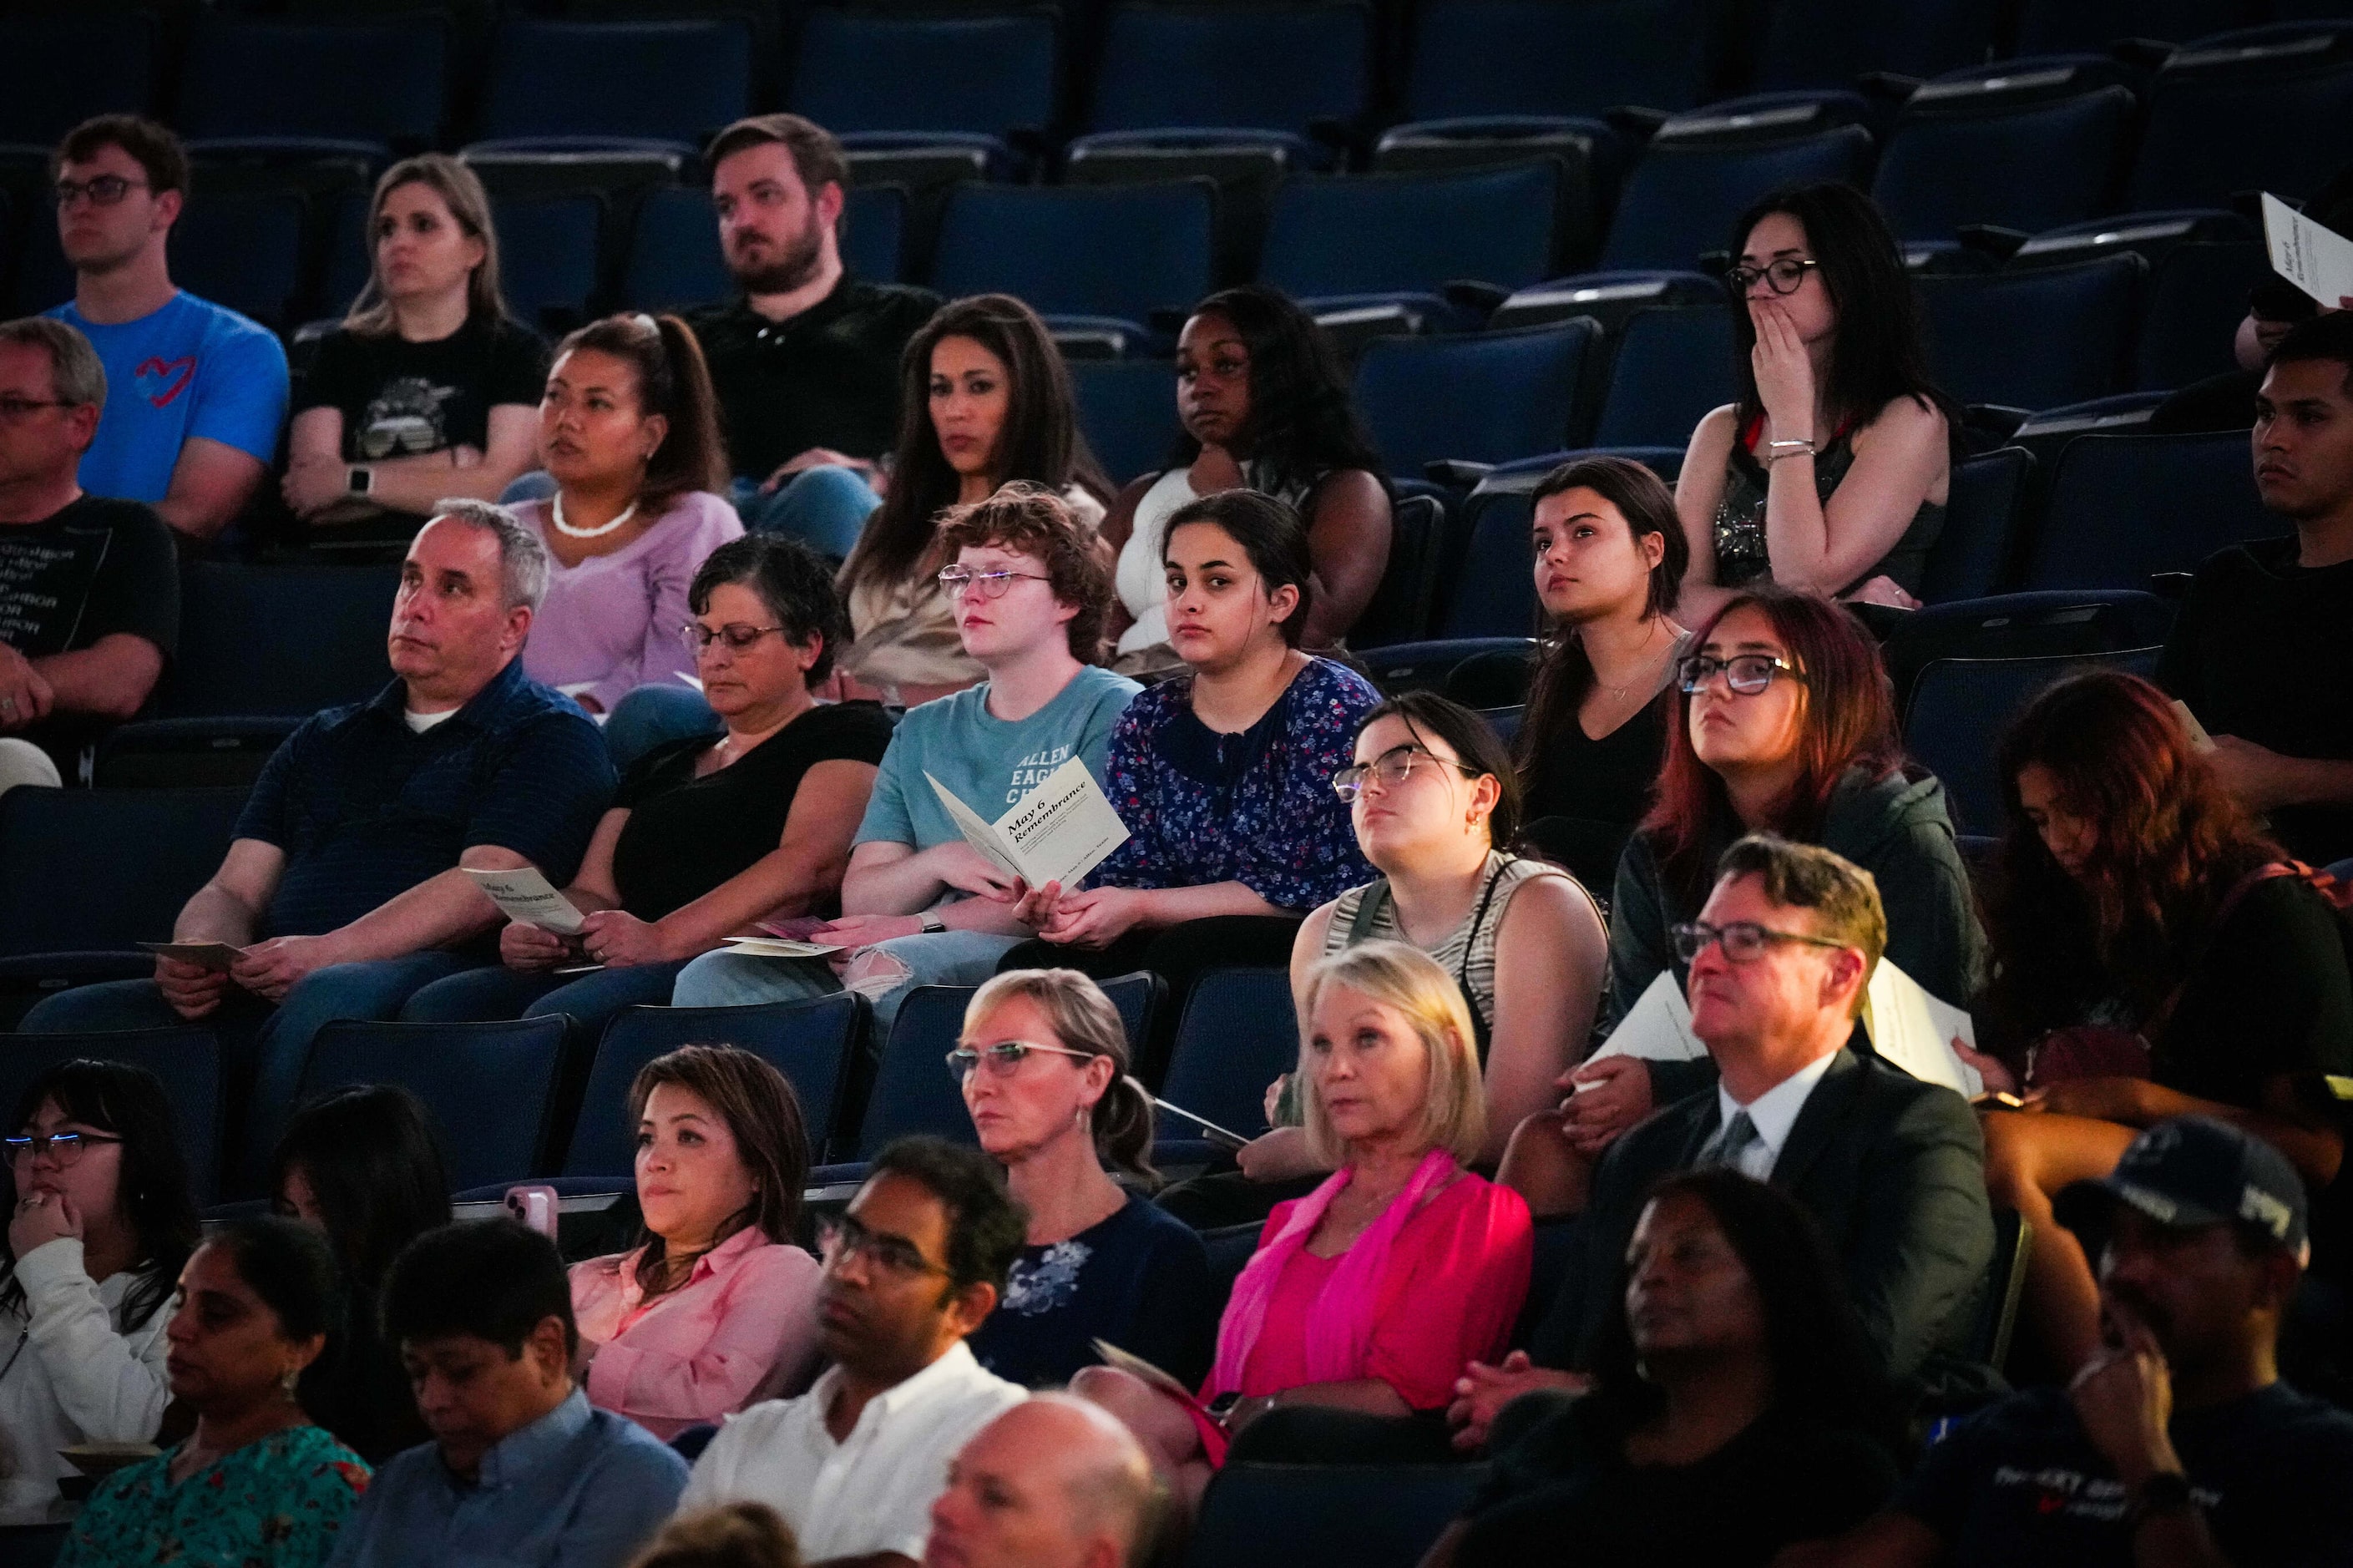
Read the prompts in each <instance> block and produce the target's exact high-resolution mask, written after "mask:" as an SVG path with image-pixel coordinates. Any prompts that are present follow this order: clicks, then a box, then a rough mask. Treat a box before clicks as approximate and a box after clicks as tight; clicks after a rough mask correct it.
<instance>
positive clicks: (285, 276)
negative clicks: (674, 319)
mask: <svg viewBox="0 0 2353 1568" xmlns="http://www.w3.org/2000/svg"><path fill="white" fill-rule="evenodd" d="M305 211H306V208H305V205H304V203H303V201H302V198H301V196H299V195H295V194H294V193H292V192H290V191H278V192H267V193H265V192H254V193H249V194H248V193H238V194H236V195H229V194H207V195H204V196H202V197H200V198H198V199H197V200H195V201H193V202H191V203H189V204H188V207H187V211H186V212H185V214H183V215H182V216H181V218H180V220H179V222H177V223H175V224H174V225H173V226H172V237H171V238H170V240H169V241H168V242H167V243H168V245H169V247H170V250H171V258H172V278H173V281H174V282H175V283H177V284H179V285H180V286H181V287H182V288H184V289H187V290H188V291H189V292H190V293H192V294H196V295H199V296H201V297H202V298H204V299H206V300H212V301H213V302H214V303H215V304H218V305H226V306H227V307H228V308H229V309H230V310H236V311H237V312H239V313H240V314H242V315H247V316H250V317H252V318H253V319H254V320H255V321H259V322H260V323H261V324H262V325H263V326H266V327H269V328H273V329H278V328H283V327H286V326H288V325H290V324H291V323H292V322H293V321H294V320H295V312H296V310H298V308H299V307H300V305H301V300H302V296H303V292H304V289H303V281H304V279H303V274H304V267H303V248H302V220H303V216H304V213H305Z"/></svg>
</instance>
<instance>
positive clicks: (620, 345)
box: [555, 315, 730, 514]
mask: <svg viewBox="0 0 2353 1568" xmlns="http://www.w3.org/2000/svg"><path fill="white" fill-rule="evenodd" d="M575 349H594V350H596V352H597V353H607V354H611V355H613V356H614V357H615V358H617V359H625V360H627V361H628V362H629V363H630V364H631V365H633V366H635V367H636V369H637V373H638V411H639V412H640V413H642V414H659V415H660V416H662V417H663V418H664V419H665V420H667V421H669V424H670V429H669V431H668V432H667V433H666V434H665V435H664V436H663V437H662V444H661V445H660V446H659V447H655V448H654V455H653V457H652V458H650V459H649V460H648V462H647V464H646V477H645V482H644V483H643V484H642V485H641V486H639V487H638V504H639V505H640V506H642V507H643V508H644V509H645V510H647V511H648V512H649V513H654V514H659V513H661V512H664V511H667V510H670V505H671V503H673V502H674V501H676V500H678V499H679V498H680V497H681V496H683V495H686V494H688V493H690V492H691V491H694V490H702V491H706V492H708V493H710V494H712V495H716V496H724V495H726V493H727V490H728V487H729V483H730V474H729V471H728V461H727V442H726V440H725V438H724V437H722V436H721V435H720V433H719V395H718V394H717V392H715V391H714V390H713V389H712V384H711V366H710V364H709V363H708V362H706V361H705V360H704V358H703V357H702V342H700V341H699V340H697V339H696V337H695V335H694V330H693V329H692V328H691V327H689V326H688V325H687V324H686V323H685V322H684V321H681V320H679V318H677V317H676V316H644V315H620V316H607V317H606V318H604V319H603V320H602V321H591V322H589V323H588V324H587V325H586V326H585V327H583V328H581V329H580V330H579V331H576V332H574V333H572V334H571V335H570V336H569V337H566V338H565V340H564V341H563V342H560V343H558V344H556V345H555V357H556V358H557V359H558V360H561V359H562V358H563V357H564V356H565V354H568V353H571V352H572V351H573V350H575Z"/></svg>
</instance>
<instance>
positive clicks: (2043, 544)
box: [2026, 430, 2285, 588]
mask: <svg viewBox="0 0 2353 1568" xmlns="http://www.w3.org/2000/svg"><path fill="white" fill-rule="evenodd" d="M2284 531H2285V525H2284V523H2283V521H2281V519H2279V518H2278V517H2276V516H2274V515H2273V514H2272V513H2271V512H2268V511H2266V510H2263V503H2262V502H2261V501H2260V500H2258V499H2257V497H2256V495H2255V481H2254V470H2253V461H2252V459H2251V458H2250V457H2249V455H2248V451H2247V437H2246V435H2245V433H2244V432H2242V431H2237V430H2230V431H2224V432H2221V433H2220V434H2217V435H2209V436H2081V437H2076V438H2075V439H2074V440H2073V441H2071V442H2069V443H2068V444H2067V447H2066V448H2065V450H2063V452H2061V453H2060V455H2059V463H2058V468H2057V469H2056V471H2055V472H2054V473H2053V475H2052V481H2051V500H2050V505H2049V508H2048V510H2046V511H2045V512H2044V514H2043V519H2042V537H2041V538H2040V539H2039V540H2038V541H2037V542H2036V545H2035V550H2034V558H2033V563H2032V565H2031V568H2030V569H2029V571H2028V573H2027V577H2026V586H2028V587H2029V588H2145V587H2147V585H2148V579H2149V576H2150V574H2152V573H2158V572H2189V571H2193V570H2195V569H2196V568H2197V566H2198V563H2200V562H2201V561H2203V560H2205V559H2206V557H2207V556H2209V555H2211V554H2212V553H2213V552H2215V551H2217V550H2220V549H2222V548H2223V547H2224V546H2226V545H2231V544H2237V543H2240V542H2243V541H2246V540H2250V539H2268V538H2273V537H2275V536H2277V535H2278V534H2280V533H2282V532H2284Z"/></svg>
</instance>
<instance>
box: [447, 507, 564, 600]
mask: <svg viewBox="0 0 2353 1568" xmlns="http://www.w3.org/2000/svg"><path fill="white" fill-rule="evenodd" d="M445 517H446V518H452V519H454V520H456V521H459V522H462V523H466V524H468V525H469V526H470V527H474V528H482V529H488V530H489V531H491V532H492V533H494V534H496V535H497V536H498V541H499V576H500V582H501V586H502V587H503V588H504V589H505V597H506V607H507V608H508V609H510V610H512V609H513V608H514V607H515V606H516V605H524V606H527V607H528V608H529V609H530V610H531V612H532V614H533V615H537V614H538V613H539V606H540V602H541V601H542V600H543V599H545V598H546V597H547V574H548V562H547V542H546V541H545V540H543V539H542V538H540V536H539V530H537V529H535V528H533V527H532V526H531V525H530V524H529V523H527V522H525V521H522V519H521V518H519V517H517V516H515V514H514V513H513V512H512V511H509V510H507V509H506V508H504V507H502V506H493V505H492V504H491V502H489V501H486V500H472V499H471V498H470V497H466V496H452V497H450V498H448V500H438V501H435V502H434V503H433V521H435V522H438V521H441V520H442V519H443V518H445Z"/></svg>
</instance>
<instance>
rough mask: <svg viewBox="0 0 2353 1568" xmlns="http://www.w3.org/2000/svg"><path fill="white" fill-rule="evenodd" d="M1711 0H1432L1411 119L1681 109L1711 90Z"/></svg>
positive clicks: (1425, 10) (1412, 75)
mask: <svg viewBox="0 0 2353 1568" xmlns="http://www.w3.org/2000/svg"><path fill="white" fill-rule="evenodd" d="M1710 18H1711V13H1710V10H1709V7H1708V6H1707V5H1704V4H1703V3H1702V0H1575V3H1571V4H1549V5H1546V4H1535V5H1532V4H1530V3H1529V0H1430V3H1428V4H1425V5H1420V6H1419V7H1417V8H1416V10H1415V13H1414V17H1413V41H1412V44H1411V48H1410V55H1409V60H1408V64H1407V67H1406V97H1405V118H1406V119H1407V120H1408V121H1428V120H1452V119H1461V118H1468V117H1472V116H1479V117H1484V116H1489V115H1499V114H1526V115H1596V114H1599V113H1601V112H1602V111H1603V110H1608V109H1612V108H1616V107H1618V106H1620V105H1629V104H1631V105H1640V106H1641V107H1643V108H1646V109H1653V110H1664V111H1666V112H1669V113H1672V112H1674V111H1675V110H1683V109H1688V108H1690V107H1691V106H1692V105H1694V104H1695V103H1697V102H1699V101H1700V100H1701V99H1702V98H1703V97H1704V95H1705V93H1706V90H1707V85H1708V83H1707V75H1708V68H1709V64H1710V61H1709V58H1708V53H1707V48H1708V44H1709V43H1710V41H1711V40H1710V37H1709V31H1710Z"/></svg>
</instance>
